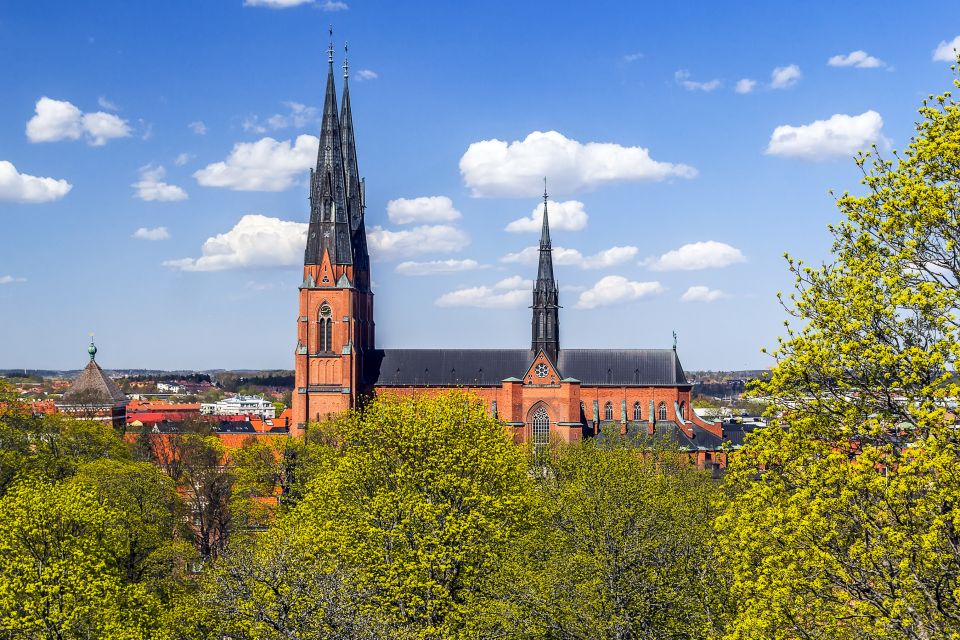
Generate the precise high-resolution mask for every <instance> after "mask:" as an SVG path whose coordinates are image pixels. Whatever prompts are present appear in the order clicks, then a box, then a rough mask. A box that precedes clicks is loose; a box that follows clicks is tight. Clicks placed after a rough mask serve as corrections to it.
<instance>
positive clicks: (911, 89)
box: [0, 0, 960, 369]
mask: <svg viewBox="0 0 960 640" xmlns="http://www.w3.org/2000/svg"><path fill="white" fill-rule="evenodd" d="M257 5H259V6H257ZM269 5H289V6H269ZM330 23H332V24H333V25H334V40H335V43H336V47H337V53H336V66H337V72H338V91H342V81H341V79H340V74H341V71H340V69H341V67H340V65H341V64H342V62H343V52H342V47H343V44H344V41H349V45H350V51H349V59H350V70H351V79H350V88H351V97H352V100H353V109H354V118H355V125H356V131H357V144H358V148H359V160H360V171H361V174H362V175H363V176H365V177H366V184H367V204H368V209H367V226H368V229H370V230H371V243H370V244H371V253H372V255H373V259H374V265H373V271H374V272H373V279H374V286H375V293H376V303H375V304H376V307H375V310H376V319H377V331H378V344H379V345H380V346H383V347H453V346H463V347H524V346H526V345H528V344H529V339H530V336H529V326H530V325H529V313H530V311H529V309H527V306H528V305H529V304H530V302H529V299H530V294H529V284H530V283H529V282H527V281H528V280H529V279H531V278H533V277H535V269H536V266H535V264H533V263H531V262H529V261H526V260H525V257H526V256H527V254H524V253H523V250H524V249H525V248H526V247H531V246H533V245H535V244H536V242H537V231H536V230H535V229H538V227H539V225H538V224H537V218H536V213H535V209H536V208H537V206H538V202H539V197H538V193H539V191H540V189H541V188H542V187H541V186H540V178H539V176H540V175H542V174H544V173H546V174H547V175H548V178H549V179H550V183H549V185H550V191H551V198H552V200H553V202H552V203H551V209H550V211H551V221H552V222H553V223H554V224H553V228H554V231H553V242H554V246H555V247H562V248H563V249H565V252H563V258H560V255H559V254H560V252H559V251H558V255H557V262H558V263H560V264H558V266H557V268H556V270H557V278H558V280H559V282H560V286H561V294H560V298H561V304H562V305H563V306H564V309H563V311H562V312H561V327H562V343H561V344H562V346H566V347H629V348H639V347H666V346H669V345H670V343H671V336H670V334H671V331H672V330H676V331H677V333H678V335H679V345H680V354H681V359H682V361H683V362H684V365H685V366H686V368H688V369H706V368H726V369H736V368H753V367H764V366H767V365H769V364H770V363H769V360H768V358H767V357H766V356H764V355H762V354H761V353H760V348H761V347H763V346H772V345H773V344H774V343H775V341H776V336H777V335H779V334H780V333H781V332H782V328H783V327H782V321H783V319H784V317H785V314H784V312H783V310H782V309H781V308H780V307H779V305H778V303H777V301H776V297H775V294H776V292H777V291H778V290H789V288H790V286H791V280H790V277H789V274H788V272H787V270H786V267H785V264H784V261H783V258H782V255H783V253H784V252H785V251H789V252H790V253H792V254H794V255H797V256H799V257H802V258H805V259H807V260H810V261H818V260H822V259H823V258H824V257H825V256H826V255H827V254H826V252H827V249H828V247H829V242H830V238H829V236H828V234H827V232H826V228H825V227H826V225H827V224H828V223H829V222H831V221H834V220H836V219H837V216H838V214H837V212H836V210H835V208H834V207H833V201H832V199H831V197H830V196H829V195H828V193H827V191H828V189H830V188H833V189H835V190H837V191H843V190H844V189H849V190H856V189H858V188H859V184H858V181H859V173H858V170H857V168H856V167H855V165H854V164H853V162H852V160H851V156H852V153H853V150H855V149H857V148H861V147H863V146H865V145H869V144H870V143H871V142H877V143H878V144H879V145H881V146H882V147H886V146H888V145H889V146H890V147H892V148H902V147H903V146H904V145H905V144H906V143H907V141H908V140H909V137H910V135H911V134H912V128H913V123H914V121H915V119H916V109H917V107H918V106H919V105H920V101H921V100H922V99H923V97H925V96H926V95H928V94H929V93H938V92H942V91H944V90H947V89H948V88H950V81H951V78H952V76H951V73H950V70H949V64H948V63H947V62H944V61H943V60H940V59H937V58H945V57H946V55H945V54H944V51H947V50H949V48H950V46H951V43H953V42H957V43H958V44H960V40H956V41H955V40H954V39H955V38H957V37H958V35H960V19H958V18H957V16H956V12H955V6H953V3H948V2H939V3H938V2H928V3H922V5H916V6H910V7H907V6H906V5H905V4H904V3H900V2H889V3H878V2H849V3H832V2H831V3H826V2H822V3H818V2H811V3H790V4H788V3H770V2H725V3H710V4H708V3H650V4H649V5H641V4H640V3H624V2H591V3H584V2H560V1H553V2H542V3H539V2H530V3H516V2H482V3H459V2H458V3H452V2H436V3H423V2H402V3H400V2H379V3H371V2H363V1H362V0H345V1H344V2H336V1H333V0H329V1H324V0H315V1H313V2H309V1H307V2H302V1H298V0H254V1H251V0H247V4H246V5H245V4H244V2H243V0H223V1H216V2H215V1H212V0H211V1H205V2H187V1H185V0H184V1H178V2H125V1H116V2H109V1H100V2H97V3H96V4H91V3H76V2H44V1H42V0H36V1H33V2H13V1H6V2H0V59H2V60H3V61H4V63H3V65H0V86H3V87H4V90H3V92H2V99H0V229H2V231H0V335H2V336H3V339H2V346H0V368H6V367H30V368H76V367H80V366H82V365H83V362H84V358H85V348H86V340H87V334H88V332H90V331H95V332H96V335H97V342H98V346H99V347H100V355H99V357H98V360H100V361H102V364H103V365H104V366H106V367H116V368H121V367H150V368H168V369H172V368H196V369H201V368H241V367H242V368H274V367H275V368H290V367H292V364H293V350H294V347H295V338H294V331H295V326H296V315H297V289H296V287H297V285H298V284H299V282H300V268H299V267H298V264H299V263H301V262H302V244H301V237H302V233H303V223H304V222H305V221H306V220H307V217H308V208H307V200H306V177H307V167H308V166H310V165H311V164H312V163H313V162H314V160H315V139H314V138H313V137H312V136H315V135H316V133H317V131H318V128H319V109H320V107H321V106H322V100H323V89H324V84H325V76H326V67H327V65H326V48H327V44H328V37H327V25H328V24H330ZM941 43H946V44H945V45H944V46H943V47H941V46H940V45H941ZM938 48H939V49H938ZM938 50H939V53H938ZM858 52H859V53H858ZM851 54H852V55H851ZM831 59H833V60H832V64H831V63H830V61H831ZM750 81H752V84H751V82H750ZM522 218H527V219H528V220H527V221H526V222H524V221H522V220H521V219H522ZM511 223H512V224H511ZM508 228H509V230H508ZM528 229H529V230H528Z"/></svg>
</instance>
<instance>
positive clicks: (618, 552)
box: [497, 439, 726, 640]
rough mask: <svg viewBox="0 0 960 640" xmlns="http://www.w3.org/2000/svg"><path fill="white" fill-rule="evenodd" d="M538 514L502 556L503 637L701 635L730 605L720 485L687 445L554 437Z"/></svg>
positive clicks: (622, 639) (615, 639) (620, 639)
mask: <svg viewBox="0 0 960 640" xmlns="http://www.w3.org/2000/svg"><path fill="white" fill-rule="evenodd" d="M538 478H539V483H538V485H539V488H540V492H541V495H542V498H543V521H542V525H541V526H540V527H538V528H537V529H536V530H535V531H534V532H533V533H532V534H531V535H528V536H527V538H526V539H525V540H524V544H522V545H520V548H521V549H522V553H523V554H524V555H525V558H523V559H521V560H519V561H517V562H513V563H508V564H506V565H505V567H506V569H507V570H506V571H505V573H504V576H503V577H504V578H505V579H504V580H503V586H502V588H503V590H504V594H503V600H504V602H505V603H506V607H505V611H504V612H503V613H500V612H498V614H497V615H499V616H500V617H501V618H506V619H510V618H512V624H508V625H507V629H506V631H507V632H509V633H510V635H511V636H522V637H543V638H555V639H569V640H573V639H583V640H593V639H596V640H601V639H611V640H627V639H635V638H695V637H708V636H711V635H713V634H714V633H715V632H717V631H718V630H719V629H720V628H722V625H723V622H724V620H725V615H726V602H725V587H726V585H725V581H724V577H723V576H722V575H719V574H718V573H717V572H716V563H717V555H718V551H717V549H716V546H715V544H714V541H713V532H712V527H711V524H712V520H713V517H714V516H715V514H716V513H717V510H718V508H719V502H718V498H719V497H720V495H721V494H720V491H719V487H718V486H717V485H716V483H715V482H713V481H711V480H710V477H709V475H708V474H705V473H703V472H701V471H697V470H696V469H695V468H693V467H691V466H690V464H689V462H688V459H687V457H686V455H685V454H682V453H680V452H676V451H669V450H663V449H660V448H659V447H658V446H656V444H655V443H651V447H650V448H648V449H647V450H646V451H644V452H640V451H639V450H638V449H637V448H635V446H629V445H627V444H626V443H623V442H617V441H616V439H614V442H613V443H612V444H607V445H602V444H596V443H595V442H592V441H588V442H583V443H581V444H577V445H573V446H569V447H561V448H560V449H559V450H558V451H557V453H556V455H555V456H554V457H553V459H552V460H551V461H550V463H549V464H548V465H547V466H546V467H544V468H543V469H542V470H541V472H540V473H539V474H538Z"/></svg>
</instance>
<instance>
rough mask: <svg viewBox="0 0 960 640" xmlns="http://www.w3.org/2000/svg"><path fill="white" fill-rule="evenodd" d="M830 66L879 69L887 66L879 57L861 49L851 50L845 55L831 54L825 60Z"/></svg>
mask: <svg viewBox="0 0 960 640" xmlns="http://www.w3.org/2000/svg"><path fill="white" fill-rule="evenodd" d="M827 64H828V65H830V66H831V67H856V68H858V69H879V68H881V67H885V66H887V65H886V63H885V62H884V61H883V60H881V59H880V58H875V57H873V56H872V55H870V54H869V53H867V52H866V51H863V50H862V49H857V50H856V51H851V52H850V53H848V54H847V55H845V56H844V55H839V54H838V55H835V56H831V57H830V59H829V60H827Z"/></svg>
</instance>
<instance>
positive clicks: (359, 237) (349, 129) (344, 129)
mask: <svg viewBox="0 0 960 640" xmlns="http://www.w3.org/2000/svg"><path fill="white" fill-rule="evenodd" d="M343 52H344V57H343V101H342V102H341V105H340V140H341V147H342V148H343V163H344V180H345V184H346V194H347V206H348V208H349V213H350V230H351V234H352V236H351V243H352V245H353V264H354V273H355V280H356V282H355V284H356V286H357V288H358V289H360V290H361V291H367V290H369V287H370V256H369V254H368V253H367V231H366V228H365V225H364V223H363V217H364V209H365V208H366V203H365V202H364V192H363V181H362V180H361V179H360V168H359V165H358V163H357V143H356V139H355V138H354V133H353V109H352V107H351V106H350V84H349V77H350V63H349V60H348V57H347V55H348V54H349V48H348V46H347V45H344V47H343Z"/></svg>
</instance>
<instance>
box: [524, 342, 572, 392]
mask: <svg viewBox="0 0 960 640" xmlns="http://www.w3.org/2000/svg"><path fill="white" fill-rule="evenodd" d="M562 379H563V376H561V375H560V371H559V370H558V369H557V365H556V364H554V362H553V360H551V359H550V357H549V356H548V355H547V354H546V353H545V352H544V351H543V350H540V351H538V352H537V355H536V356H534V358H533V362H531V363H530V366H529V367H527V372H526V373H525V374H523V382H524V383H525V384H560V381H561V380H562Z"/></svg>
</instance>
